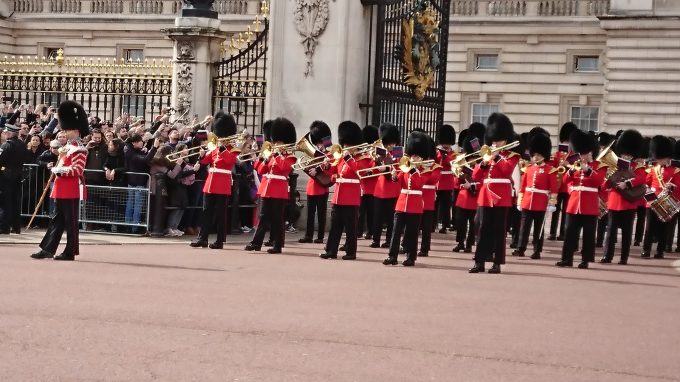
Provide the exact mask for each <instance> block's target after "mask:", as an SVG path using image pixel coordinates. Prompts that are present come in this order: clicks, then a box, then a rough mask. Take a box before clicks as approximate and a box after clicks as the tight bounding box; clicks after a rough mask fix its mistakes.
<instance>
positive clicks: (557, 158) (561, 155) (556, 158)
mask: <svg viewBox="0 0 680 382" xmlns="http://www.w3.org/2000/svg"><path fill="white" fill-rule="evenodd" d="M571 154H573V153H571V152H569V153H565V152H564V151H556V152H555V155H553V160H552V163H551V164H552V166H553V167H559V166H560V164H561V163H562V161H563V160H565V159H566V158H567V157H568V156H569V155H571ZM558 192H559V193H560V194H566V193H568V192H569V190H568V189H567V185H566V184H564V182H562V184H561V185H560V188H559V190H558Z"/></svg>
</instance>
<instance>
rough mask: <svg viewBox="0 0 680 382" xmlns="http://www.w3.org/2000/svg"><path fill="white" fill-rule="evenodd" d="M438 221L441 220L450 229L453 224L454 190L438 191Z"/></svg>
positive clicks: (444, 226)
mask: <svg viewBox="0 0 680 382" xmlns="http://www.w3.org/2000/svg"><path fill="white" fill-rule="evenodd" d="M436 202H437V206H436V207H437V222H441V223H442V226H443V228H445V229H449V226H450V225H451V206H452V205H453V191H452V190H442V191H437V200H436Z"/></svg>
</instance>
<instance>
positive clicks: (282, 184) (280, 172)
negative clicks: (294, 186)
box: [260, 154, 297, 199]
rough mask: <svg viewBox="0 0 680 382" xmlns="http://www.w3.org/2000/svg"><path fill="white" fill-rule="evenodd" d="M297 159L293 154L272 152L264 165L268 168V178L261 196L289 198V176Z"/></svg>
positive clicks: (266, 175)
mask: <svg viewBox="0 0 680 382" xmlns="http://www.w3.org/2000/svg"><path fill="white" fill-rule="evenodd" d="M296 161H297V159H296V158H295V156H293V155H276V154H272V156H271V157H269V160H267V161H265V162H264V167H265V168H266V170H267V172H266V173H265V174H264V177H265V178H267V184H266V186H265V187H264V189H263V190H262V194H261V195H260V196H261V197H263V198H271V199H288V198H289V197H290V195H289V194H288V192H289V191H290V190H289V189H288V176H289V175H290V172H291V170H292V169H293V165H294V164H295V162H296Z"/></svg>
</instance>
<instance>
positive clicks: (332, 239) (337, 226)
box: [326, 204, 359, 256]
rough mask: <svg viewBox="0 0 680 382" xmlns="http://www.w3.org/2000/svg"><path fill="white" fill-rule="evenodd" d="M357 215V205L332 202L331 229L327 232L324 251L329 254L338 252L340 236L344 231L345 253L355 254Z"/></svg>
mask: <svg viewBox="0 0 680 382" xmlns="http://www.w3.org/2000/svg"><path fill="white" fill-rule="evenodd" d="M358 217H359V207H358V206H340V205H337V204H334V205H333V207H332V208H331V230H330V232H328V241H327V242H326V253H327V254H329V255H337V254H338V246H339V245H340V237H342V231H343V230H344V231H345V234H346V235H345V236H346V237H345V253H346V254H347V255H348V256H356V254H357V225H358V224H357V218H358Z"/></svg>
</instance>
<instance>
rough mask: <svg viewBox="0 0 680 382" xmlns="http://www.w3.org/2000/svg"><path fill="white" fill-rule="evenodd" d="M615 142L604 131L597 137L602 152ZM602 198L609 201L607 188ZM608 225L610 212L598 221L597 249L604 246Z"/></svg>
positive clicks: (602, 192) (601, 192) (601, 194)
mask: <svg viewBox="0 0 680 382" xmlns="http://www.w3.org/2000/svg"><path fill="white" fill-rule="evenodd" d="M615 140H616V137H615V136H613V135H611V134H609V133H606V132H604V131H603V132H600V133H599V134H598V135H597V141H598V144H599V145H600V152H602V151H603V150H604V149H606V148H607V146H609V145H610V144H611V143H612V142H614V141H615ZM600 197H601V198H602V200H608V199H609V188H605V189H603V190H602V191H600ZM608 225H609V211H607V213H606V214H604V215H603V216H602V217H601V218H600V219H598V220H597V236H596V239H595V247H596V248H602V247H603V246H604V234H605V232H606V231H607V227H608ZM614 242H616V237H614Z"/></svg>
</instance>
